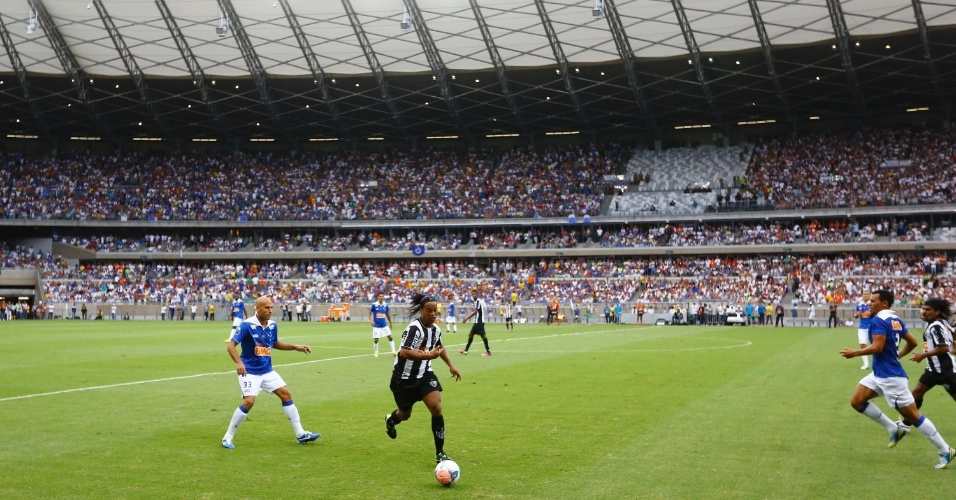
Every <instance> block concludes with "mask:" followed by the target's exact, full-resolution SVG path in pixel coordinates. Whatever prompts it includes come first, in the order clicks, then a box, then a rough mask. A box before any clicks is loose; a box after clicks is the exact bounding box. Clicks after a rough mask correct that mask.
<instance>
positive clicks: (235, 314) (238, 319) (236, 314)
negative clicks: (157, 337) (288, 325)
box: [170, 297, 271, 342]
mask: <svg viewBox="0 0 956 500" xmlns="http://www.w3.org/2000/svg"><path fill="white" fill-rule="evenodd" d="M270 317H271V316H270ZM170 319H172V318H170ZM245 319H246V303H245V301H243V300H242V297H236V300H234V301H232V332H231V333H230V334H229V338H228V339H226V342H229V341H230V340H231V339H232V338H233V337H235V336H236V332H237V331H239V325H241V324H242V322H243V321H245Z"/></svg>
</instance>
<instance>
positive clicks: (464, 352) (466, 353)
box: [458, 351, 468, 356]
mask: <svg viewBox="0 0 956 500" xmlns="http://www.w3.org/2000/svg"><path fill="white" fill-rule="evenodd" d="M458 354H464V355H465V356H467V355H468V351H458Z"/></svg>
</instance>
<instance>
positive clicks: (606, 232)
mask: <svg viewBox="0 0 956 500" xmlns="http://www.w3.org/2000/svg"><path fill="white" fill-rule="evenodd" d="M618 227H619V229H618ZM931 233H932V228H931V227H930V226H929V224H928V223H927V222H925V221H921V220H916V221H907V220H903V219H899V220H897V219H873V220H872V221H869V222H867V223H862V224H861V223H859V222H857V221H856V220H852V219H849V220H848V219H833V220H825V221H819V220H811V221H809V222H801V223H797V224H793V225H792V226H791V225H790V224H786V225H785V224H783V223H779V222H773V221H770V222H764V221H761V222H753V223H740V222H735V223H731V224H716V223H703V222H700V223H686V224H677V223H666V224H628V225H626V226H601V225H587V226H576V227H575V226H567V227H563V228H557V229H537V228H530V229H514V228H498V229H493V228H482V229H471V230H465V231H463V232H462V233H458V232H453V231H449V230H446V229H442V230H437V231H426V230H418V231H416V230H409V231H408V232H407V233H404V234H397V235H394V236H391V237H387V236H384V235H382V234H380V233H379V232H378V231H350V232H348V233H347V234H344V235H341V236H336V235H330V234H313V233H309V232H297V233H296V232H293V233H289V232H281V231H275V232H274V234H272V235H271V236H262V235H260V236H257V237H240V236H214V235H207V234H199V235H196V234H190V235H188V236H179V235H153V234H150V235H147V236H143V237H140V238H134V237H129V236H125V237H120V236H96V237H90V238H79V237H63V238H60V237H58V236H57V237H54V241H62V242H63V243H66V244H70V245H74V246H78V247H82V248H86V249H89V250H95V251H99V252H107V253H108V252H148V253H152V252H173V253H175V252H181V251H183V250H185V251H190V252H191V251H206V252H235V251H255V252H290V251H300V252H301V251H324V252H329V251H346V250H350V251H363V250H364V251H412V250H413V249H414V248H415V247H416V246H421V247H423V248H424V249H425V250H457V249H459V248H461V247H462V246H463V245H464V246H465V247H466V248H468V249H474V250H499V249H517V248H537V249H552V248H554V249H563V248H575V247H577V246H578V245H580V244H582V243H590V244H592V245H591V246H599V247H604V248H635V247H697V246H725V245H773V244H793V243H858V242H872V241H876V238H877V237H880V238H886V239H887V240H889V241H924V240H927V239H930V237H931Z"/></svg>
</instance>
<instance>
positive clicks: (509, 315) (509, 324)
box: [504, 302, 515, 331]
mask: <svg viewBox="0 0 956 500" xmlns="http://www.w3.org/2000/svg"><path fill="white" fill-rule="evenodd" d="M512 307H514V306H512V305H511V302H505V303H504V309H505V312H504V317H505V330H510V331H514V329H515V324H514V317H513V315H514V312H513V311H512Z"/></svg>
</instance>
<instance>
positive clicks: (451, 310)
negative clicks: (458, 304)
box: [445, 299, 458, 333]
mask: <svg viewBox="0 0 956 500" xmlns="http://www.w3.org/2000/svg"><path fill="white" fill-rule="evenodd" d="M445 323H446V324H448V331H449V332H451V333H458V317H457V316H455V300H454V299H452V300H451V301H449V302H448V316H446V317H445Z"/></svg>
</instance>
